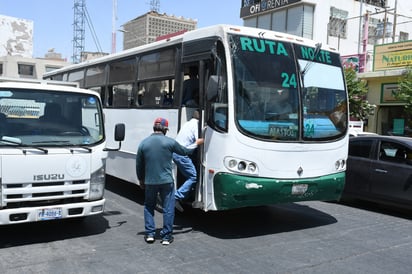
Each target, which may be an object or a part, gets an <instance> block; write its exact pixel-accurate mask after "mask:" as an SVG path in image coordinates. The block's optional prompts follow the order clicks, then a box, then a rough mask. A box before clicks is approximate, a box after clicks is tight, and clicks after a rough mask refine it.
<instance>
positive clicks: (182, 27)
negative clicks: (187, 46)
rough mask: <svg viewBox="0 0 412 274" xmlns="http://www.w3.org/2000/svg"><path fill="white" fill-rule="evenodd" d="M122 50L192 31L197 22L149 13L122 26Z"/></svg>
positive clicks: (153, 12)
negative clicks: (166, 36)
mask: <svg viewBox="0 0 412 274" xmlns="http://www.w3.org/2000/svg"><path fill="white" fill-rule="evenodd" d="M122 27H123V29H122V30H121V32H123V49H124V50H125V49H130V48H133V47H137V46H140V45H144V44H148V43H151V42H154V41H156V40H158V39H159V37H162V36H165V35H171V34H173V33H181V32H182V31H190V30H194V29H196V27H197V21H196V20H192V19H185V18H183V17H175V16H169V15H166V14H159V13H157V12H156V11H150V12H148V13H146V14H144V15H142V16H139V17H137V18H135V19H133V20H131V21H128V22H126V23H125V24H123V25H122Z"/></svg>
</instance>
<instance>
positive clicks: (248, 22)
mask: <svg viewBox="0 0 412 274" xmlns="http://www.w3.org/2000/svg"><path fill="white" fill-rule="evenodd" d="M313 12H314V9H313V6H312V5H298V6H294V7H291V8H286V9H282V10H278V11H274V12H272V13H270V14H263V15H258V16H254V17H251V18H247V19H244V21H243V22H244V25H245V26H247V27H258V28H263V29H271V30H274V31H279V32H285V33H290V34H294V35H298V36H301V37H305V38H309V39H312V38H313Z"/></svg>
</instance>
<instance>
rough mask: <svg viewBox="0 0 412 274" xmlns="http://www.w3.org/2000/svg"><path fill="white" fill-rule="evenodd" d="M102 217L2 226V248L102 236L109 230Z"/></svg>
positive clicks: (0, 245) (0, 241) (0, 242)
mask: <svg viewBox="0 0 412 274" xmlns="http://www.w3.org/2000/svg"><path fill="white" fill-rule="evenodd" d="M108 228H109V226H108V222H107V220H106V219H105V218H104V217H103V216H102V215H97V216H89V217H86V218H84V219H64V220H53V221H44V222H35V223H22V224H13V225H5V226H0V235H1V237H0V248H6V247H12V246H21V245H30V244H36V243H45V242H53V241H60V240H66V239H72V238H79V237H84V236H89V235H96V234H101V233H103V232H105V231H106V229H108Z"/></svg>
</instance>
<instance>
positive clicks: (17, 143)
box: [0, 136, 49, 154]
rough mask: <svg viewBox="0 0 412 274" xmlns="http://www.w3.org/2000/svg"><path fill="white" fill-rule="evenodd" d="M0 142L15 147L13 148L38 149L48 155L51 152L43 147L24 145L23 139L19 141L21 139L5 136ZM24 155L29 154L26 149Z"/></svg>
mask: <svg viewBox="0 0 412 274" xmlns="http://www.w3.org/2000/svg"><path fill="white" fill-rule="evenodd" d="M0 141H1V142H3V143H5V144H6V145H9V146H13V147H14V146H17V147H25V148H33V149H37V150H40V151H43V152H44V154H47V153H48V152H49V151H48V150H47V149H45V148H42V147H38V146H29V145H26V144H23V143H22V141H21V139H19V138H14V137H8V136H3V137H2V138H1V140H0ZM23 153H24V154H26V153H27V150H26V149H23Z"/></svg>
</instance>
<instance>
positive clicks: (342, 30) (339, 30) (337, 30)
mask: <svg viewBox="0 0 412 274" xmlns="http://www.w3.org/2000/svg"><path fill="white" fill-rule="evenodd" d="M347 18H348V12H347V11H344V10H340V9H337V8H335V7H331V8H330V16H329V25H328V31H329V35H330V36H334V37H340V38H346V35H347V26H346V19H347Z"/></svg>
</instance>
